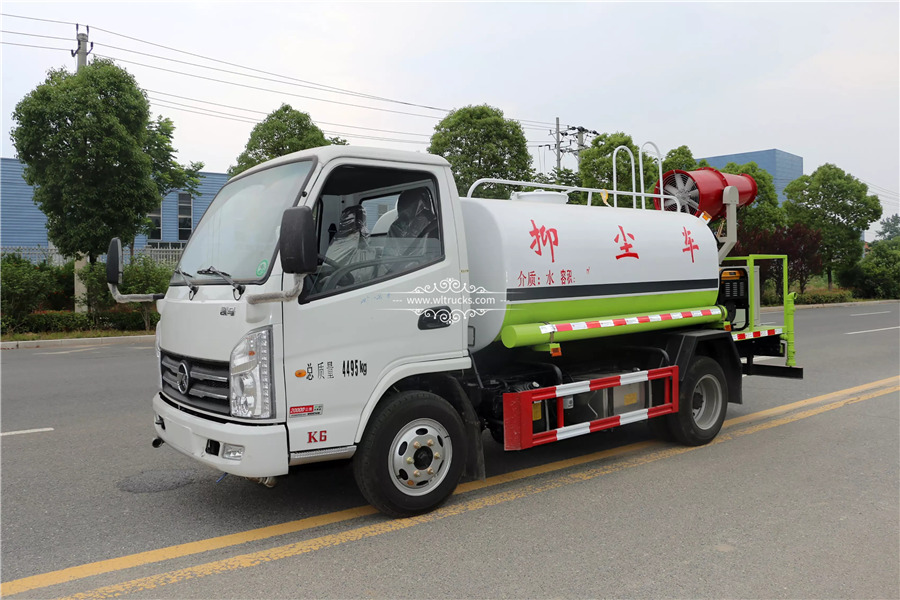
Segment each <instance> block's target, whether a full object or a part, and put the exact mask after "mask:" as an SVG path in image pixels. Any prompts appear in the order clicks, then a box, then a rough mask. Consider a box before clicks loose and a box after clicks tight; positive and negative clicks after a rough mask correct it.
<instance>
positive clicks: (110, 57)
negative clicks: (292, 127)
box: [95, 54, 438, 119]
mask: <svg viewBox="0 0 900 600" xmlns="http://www.w3.org/2000/svg"><path fill="white" fill-rule="evenodd" d="M95 56H97V57H100V58H108V59H110V60H117V61H119V62H123V63H126V64H131V65H138V66H140V67H147V68H149V69H156V70H158V71H165V72H166V73H175V74H176V75H186V76H188V77H193V78H194V79H203V80H205V81H215V82H217V83H224V84H226V85H233V86H237V87H242V88H247V89H251V90H259V91H263V92H271V93H273V94H282V95H285V96H293V97H295V98H303V99H305V100H318V101H319V102H328V103H331V104H340V105H342V106H352V107H354V108H366V109H369V110H377V111H379V112H388V113H394V114H399V115H408V116H411V117H423V118H425V119H437V118H438V117H435V116H433V115H423V114H419V113H411V112H405V111H401V110H391V109H389V108H380V107H377V106H366V105H364V104H353V103H350V102H342V101H340V100H329V99H327V98H316V97H315V96H304V95H303V94H293V93H291V92H284V91H281V90H273V89H269V88H263V87H259V86H255V85H249V84H246V83H238V82H236V81H226V80H224V79H215V78H213V77H205V76H203V75H197V74H195V73H185V72H184V71H175V70H173V69H166V68H164V67H157V66H154V65H148V64H145V63H139V62H135V61H133V60H125V59H122V58H117V57H115V56H109V55H103V54H95Z"/></svg>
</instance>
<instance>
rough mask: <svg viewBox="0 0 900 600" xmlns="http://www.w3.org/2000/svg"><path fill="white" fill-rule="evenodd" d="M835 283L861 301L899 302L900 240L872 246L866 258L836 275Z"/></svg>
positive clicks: (898, 238) (877, 243)
mask: <svg viewBox="0 0 900 600" xmlns="http://www.w3.org/2000/svg"><path fill="white" fill-rule="evenodd" d="M838 281H839V282H840V284H841V285H842V286H844V287H850V288H853V291H854V294H855V295H857V296H860V297H862V298H900V237H895V238H893V239H890V240H883V241H880V242H876V243H874V244H872V248H871V249H870V250H869V253H868V254H866V256H865V258H863V259H862V260H861V261H859V262H858V263H856V264H854V265H853V266H851V267H846V268H843V269H841V270H839V271H838Z"/></svg>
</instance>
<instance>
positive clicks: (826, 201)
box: [784, 163, 881, 290]
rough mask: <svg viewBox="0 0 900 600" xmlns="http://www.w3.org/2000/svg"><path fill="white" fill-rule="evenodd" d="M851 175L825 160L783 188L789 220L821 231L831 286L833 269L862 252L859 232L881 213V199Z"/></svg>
mask: <svg viewBox="0 0 900 600" xmlns="http://www.w3.org/2000/svg"><path fill="white" fill-rule="evenodd" d="M868 191H869V188H868V186H866V184H864V183H862V182H861V181H859V180H858V179H857V178H856V177H854V176H853V175H850V174H849V173H845V172H844V171H843V170H842V169H840V168H838V167H836V166H835V165H832V164H828V163H826V164H824V165H822V166H821V167H819V168H818V169H816V170H815V172H813V174H812V175H803V176H801V177H799V178H797V179H795V180H794V181H792V182H791V183H790V184H788V186H787V187H786V188H785V189H784V193H785V194H786V195H787V197H788V200H787V201H786V202H785V204H784V207H785V209H786V211H787V216H788V219H789V220H790V222H792V223H803V224H805V225H807V226H809V227H811V228H813V229H818V230H819V231H820V232H821V233H822V244H821V246H820V253H821V255H822V260H823V261H824V262H825V272H826V273H827V275H828V289H829V290H830V289H831V288H832V280H833V273H834V272H835V271H837V269H839V268H840V267H842V266H847V265H852V264H853V263H855V262H856V261H857V260H859V258H860V257H861V256H862V249H863V242H862V239H861V237H862V232H863V231H865V230H866V229H868V228H869V225H870V224H872V223H873V222H874V221H877V220H878V219H879V218H880V217H881V203H880V202H879V201H878V197H877V196H872V195H869V194H868Z"/></svg>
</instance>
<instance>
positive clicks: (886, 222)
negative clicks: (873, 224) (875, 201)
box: [877, 214, 900, 240]
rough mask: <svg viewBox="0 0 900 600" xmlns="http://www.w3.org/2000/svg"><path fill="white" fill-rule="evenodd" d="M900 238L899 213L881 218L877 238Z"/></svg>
mask: <svg viewBox="0 0 900 600" xmlns="http://www.w3.org/2000/svg"><path fill="white" fill-rule="evenodd" d="M897 238H900V215H896V214H895V215H891V216H889V217H887V218H885V219H882V220H881V229H879V230H878V238H877V239H878V240H894V239H897Z"/></svg>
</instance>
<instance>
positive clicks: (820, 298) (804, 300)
mask: <svg viewBox="0 0 900 600" xmlns="http://www.w3.org/2000/svg"><path fill="white" fill-rule="evenodd" d="M852 301H853V294H852V293H851V292H850V291H849V290H833V291H830V292H829V291H827V290H821V291H816V292H806V293H805V294H798V295H797V300H796V304H834V303H836V302H852Z"/></svg>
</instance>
